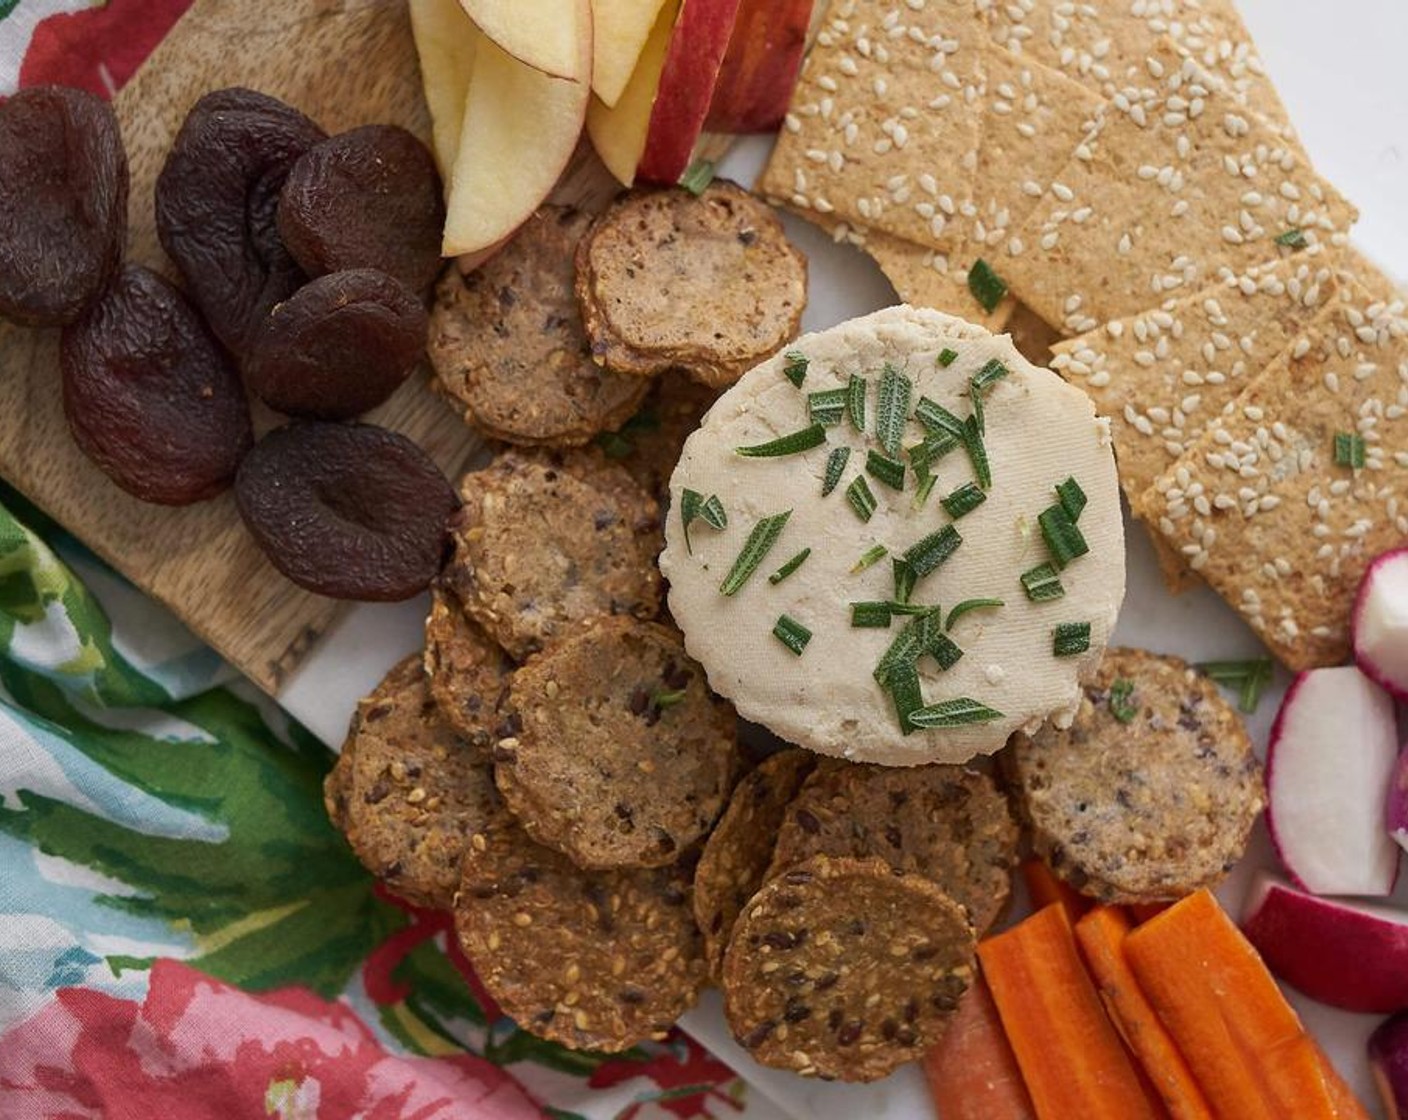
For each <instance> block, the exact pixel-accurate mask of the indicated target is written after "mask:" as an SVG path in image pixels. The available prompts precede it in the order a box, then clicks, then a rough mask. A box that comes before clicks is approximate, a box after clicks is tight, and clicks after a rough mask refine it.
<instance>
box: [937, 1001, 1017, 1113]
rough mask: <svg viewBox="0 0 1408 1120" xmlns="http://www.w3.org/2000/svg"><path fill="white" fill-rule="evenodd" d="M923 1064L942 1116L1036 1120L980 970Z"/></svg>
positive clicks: (995, 1007)
mask: <svg viewBox="0 0 1408 1120" xmlns="http://www.w3.org/2000/svg"><path fill="white" fill-rule="evenodd" d="M923 1068H924V1076H925V1078H926V1079H927V1080H928V1082H929V1093H930V1095H931V1096H933V1098H934V1105H935V1107H936V1108H937V1109H938V1113H939V1117H940V1120H1036V1112H1035V1111H1034V1110H1033V1108H1032V1099H1031V1097H1030V1095H1028V1093H1027V1087H1026V1085H1024V1084H1023V1083H1022V1071H1021V1070H1019V1069H1018V1068H1017V1059H1016V1058H1015V1057H1014V1056H1013V1054H1012V1047H1011V1046H1009V1045H1008V1044H1007V1036H1006V1035H1005V1034H1003V1033H1002V1020H1001V1019H1000V1018H998V1014H997V1006H996V1005H995V1004H994V1003H993V1001H992V993H991V992H989V991H988V986H987V984H986V983H985V982H984V980H983V978H982V975H981V974H980V975H978V976H976V977H974V979H973V984H972V986H971V987H970V988H969V989H968V991H967V993H966V994H965V995H964V996H963V1002H962V1003H960V1004H959V1005H958V1011H957V1012H955V1013H954V1016H953V1019H952V1021H950V1023H949V1025H948V1029H947V1030H945V1032H944V1037H943V1041H942V1042H940V1043H939V1044H938V1045H937V1046H935V1047H934V1049H932V1050H930V1051H929V1053H928V1054H927V1055H926V1056H925V1058H924V1066H923Z"/></svg>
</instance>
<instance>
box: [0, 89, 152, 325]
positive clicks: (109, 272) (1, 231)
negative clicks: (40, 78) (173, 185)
mask: <svg viewBox="0 0 1408 1120" xmlns="http://www.w3.org/2000/svg"><path fill="white" fill-rule="evenodd" d="M127 189H128V176H127V154H126V152H125V151H123V148H122V135H121V133H120V132H119V131H118V127H117V118H116V117H115V116H114V115H113V111H112V108H111V107H110V106H109V105H108V103H107V102H106V101H103V100H102V99H101V98H98V97H94V96H93V95H92V94H91V93H86V92H84V91H83V90H79V89H68V88H67V87H65V86H34V87H32V88H30V89H25V90H21V91H20V92H19V93H17V94H15V95H14V96H13V97H11V98H9V99H8V100H6V101H4V102H3V103H0V316H4V317H6V318H8V319H13V320H14V321H15V322H17V323H23V324H25V325H26V326H31V327H57V326H62V325H63V324H65V323H72V322H73V321H74V320H76V319H77V318H78V317H79V315H81V314H82V313H83V309H84V308H85V307H87V306H88V304H90V303H91V302H92V301H93V300H95V299H96V298H97V297H98V296H99V295H101V294H102V291H103V289H104V288H105V287H106V286H107V284H108V282H109V281H110V280H111V279H112V278H113V276H115V275H116V274H117V269H118V266H119V265H120V264H121V262H122V242H123V239H124V238H125V236H126V233H127Z"/></svg>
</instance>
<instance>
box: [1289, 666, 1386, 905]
mask: <svg viewBox="0 0 1408 1120" xmlns="http://www.w3.org/2000/svg"><path fill="white" fill-rule="evenodd" d="M1397 760H1398V728H1397V724H1396V721H1395V716H1394V709H1393V700H1392V698H1391V697H1390V696H1389V695H1388V693H1386V692H1385V691H1384V690H1383V689H1382V688H1380V687H1379V686H1378V685H1376V684H1375V683H1374V682H1373V681H1371V680H1370V679H1369V678H1368V677H1366V676H1365V675H1364V674H1363V673H1361V672H1360V671H1359V670H1358V669H1356V668H1355V667H1354V666H1352V665H1349V666H1344V667H1342V668H1336V669H1312V670H1310V671H1309V672H1305V673H1301V674H1300V675H1299V676H1297V677H1296V679H1295V680H1294V681H1293V682H1292V683H1291V687H1290V691H1288V692H1287V693H1286V698H1285V700H1284V701H1283V702H1282V704H1281V710H1280V712H1278V713H1277V715H1276V723H1275V725H1274V726H1273V727H1272V729H1271V746H1270V749H1269V751H1268V753H1267V791H1268V805H1267V809H1266V823H1267V825H1268V826H1269V827H1270V829H1271V840H1272V843H1274V844H1275V846H1276V852H1277V854H1278V855H1279V856H1280V857H1281V862H1282V863H1283V864H1284V865H1285V867H1286V870H1287V871H1288V872H1290V875H1291V878H1292V879H1293V880H1295V882H1296V884H1297V885H1298V886H1301V887H1304V888H1305V889H1306V890H1308V891H1311V892H1312V893H1314V894H1352V895H1386V894H1388V893H1390V892H1391V891H1392V890H1393V884H1394V880H1395V879H1396V877H1397V875H1398V857H1399V848H1398V846H1397V845H1396V844H1395V843H1394V842H1393V838H1392V837H1391V836H1390V835H1389V831H1388V829H1387V828H1386V827H1385V822H1384V815H1383V814H1384V808H1383V807H1384V804H1385V799H1386V798H1387V796H1388V791H1389V786H1390V784H1391V783H1392V781H1393V771H1394V767H1395V765H1396V764H1397Z"/></svg>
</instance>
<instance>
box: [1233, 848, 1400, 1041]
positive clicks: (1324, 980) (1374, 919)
mask: <svg viewBox="0 0 1408 1120" xmlns="http://www.w3.org/2000/svg"><path fill="white" fill-rule="evenodd" d="M1242 931H1243V932H1244V933H1245V934H1246V935H1247V939H1248V940H1249V941H1250V942H1251V943H1252V944H1253V945H1255V946H1256V949H1257V952H1259V953H1260V954H1261V956H1262V959H1263V960H1265V961H1266V966H1267V967H1268V968H1269V969H1271V971H1272V972H1273V973H1275V974H1276V976H1278V977H1280V979H1282V980H1284V981H1285V982H1286V983H1287V984H1290V985H1291V987H1293V988H1297V989H1299V990H1300V991H1302V992H1304V993H1305V994H1306V995H1308V996H1309V997H1310V998H1311V999H1314V1000H1319V1001H1320V1002H1321V1003H1324V1004H1328V1005H1329V1006H1331V1007H1339V1008H1342V1009H1343V1010H1345V1011H1357V1012H1360V1013H1364V1014H1376V1015H1377V1014H1387V1013H1389V1012H1393V1011H1398V1010H1401V1009H1403V1008H1405V1007H1408V912H1405V911H1402V910H1394V909H1391V908H1389V907H1387V906H1376V905H1373V904H1371V903H1357V902H1344V901H1340V900H1338V899H1330V898H1318V897H1316V896H1315V895H1313V894H1306V893H1304V892H1303V891H1298V890H1296V889H1295V888H1294V887H1292V886H1290V885H1289V884H1287V883H1282V882H1279V881H1278V880H1277V879H1275V878H1274V877H1273V876H1271V875H1267V874H1265V873H1263V874H1262V875H1261V876H1259V877H1258V879H1257V880H1256V882H1255V883H1254V884H1253V886H1252V890H1251V893H1250V894H1249V895H1248V898H1247V906H1246V909H1245V911H1244V913H1243V917H1242Z"/></svg>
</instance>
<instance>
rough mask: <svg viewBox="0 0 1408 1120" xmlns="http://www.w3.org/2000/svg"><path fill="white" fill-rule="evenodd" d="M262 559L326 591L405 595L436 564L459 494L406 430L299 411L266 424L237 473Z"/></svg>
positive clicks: (238, 495) (425, 581) (239, 495)
mask: <svg viewBox="0 0 1408 1120" xmlns="http://www.w3.org/2000/svg"><path fill="white" fill-rule="evenodd" d="M235 499H236V501H237V502H238V503H239V508H240V514H241V516H242V517H243V518H244V523H245V524H246V525H247V526H248V527H249V531H250V532H251V533H253V534H254V539H255V540H256V541H258V542H259V547H260V548H262V549H263V550H264V554H265V555H266V556H267V557H268V558H269V561H270V563H272V564H273V565H274V567H276V568H278V569H279V571H281V572H283V574H284V575H286V576H288V578H289V579H291V580H293V582H294V583H296V584H298V586H300V587H303V588H307V589H308V590H309V591H315V592H317V593H318V594H319V595H328V596H331V597H332V598H334V599H364V600H383V601H385V600H395V599H409V598H410V597H411V596H412V595H415V594H416V593H417V592H420V591H424V590H425V588H426V587H427V586H429V584H430V581H431V580H432V579H433V578H435V575H436V573H437V572H438V571H439V570H440V563H441V560H442V559H443V558H444V552H445V544H446V521H447V519H448V518H449V516H450V514H451V513H453V512H454V510H455V508H456V506H457V505H458V504H459V503H458V500H457V499H456V498H455V492H454V490H452V489H451V487H450V484H449V483H448V482H446V481H445V477H444V476H443V475H442V474H441V473H440V471H439V470H438V469H437V468H436V466H435V464H434V463H433V462H431V461H430V457H429V456H428V455H426V453H425V452H424V451H422V450H421V449H420V448H419V447H417V446H416V445H415V444H414V443H412V442H411V441H410V440H408V439H407V438H406V437H405V436H402V435H398V434H397V433H395V432H391V431H387V430H386V429H385V428H378V427H376V426H374V425H372V424H325V423H321V422H318V421H297V422H295V423H293V424H289V425H287V426H286V427H283V428H277V429H275V430H274V431H272V432H270V433H269V434H268V435H266V436H265V437H264V438H263V439H261V440H260V441H259V442H258V443H257V444H255V445H254V449H253V450H252V451H251V452H250V453H249V454H248V455H246V456H245V458H244V462H243V463H242V464H241V465H240V472H239V477H238V478H237V479H236V480H235Z"/></svg>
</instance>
